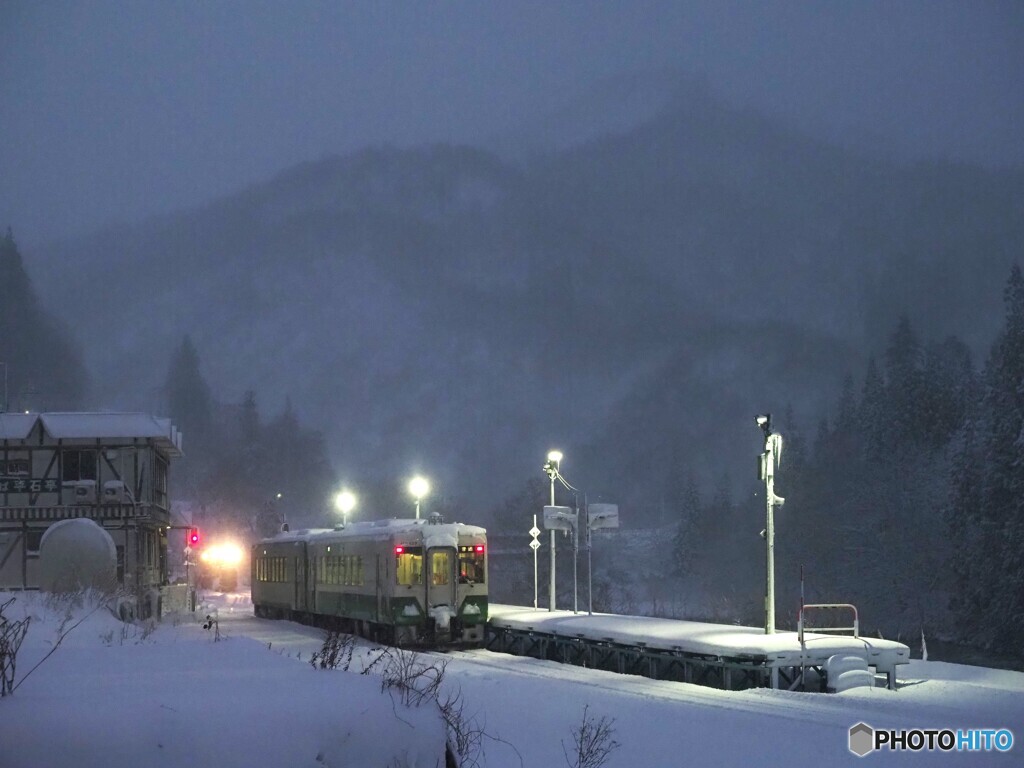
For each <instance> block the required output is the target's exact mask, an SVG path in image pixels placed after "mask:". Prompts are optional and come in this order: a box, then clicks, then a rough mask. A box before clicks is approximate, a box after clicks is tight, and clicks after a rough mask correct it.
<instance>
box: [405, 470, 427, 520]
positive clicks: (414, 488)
mask: <svg viewBox="0 0 1024 768" xmlns="http://www.w3.org/2000/svg"><path fill="white" fill-rule="evenodd" d="M409 493H411V494H412V496H413V498H414V499H416V519H417V520H419V519H420V500H421V499H422V498H423V497H424V496H426V495H427V494H428V493H430V483H428V482H427V478H425V477H421V476H420V475H416V477H414V478H413V479H412V480H410V481H409Z"/></svg>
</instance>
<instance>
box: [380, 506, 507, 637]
mask: <svg viewBox="0 0 1024 768" xmlns="http://www.w3.org/2000/svg"><path fill="white" fill-rule="evenodd" d="M405 522H407V523H410V525H407V526H404V527H398V528H396V529H395V531H394V534H393V537H392V544H393V552H394V577H393V584H392V589H393V593H392V599H391V620H392V622H393V626H394V639H395V642H396V643H398V644H400V645H418V644H426V645H448V644H456V645H460V644H466V645H479V644H481V643H482V642H483V640H484V627H485V624H486V623H487V532H486V531H485V530H484V529H483V528H479V527H477V526H473V525H465V524H463V523H437V522H431V521H427V522H425V521H422V520H419V521H405Z"/></svg>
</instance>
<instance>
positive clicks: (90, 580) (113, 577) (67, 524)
mask: <svg viewBox="0 0 1024 768" xmlns="http://www.w3.org/2000/svg"><path fill="white" fill-rule="evenodd" d="M39 576H40V578H39V585H40V587H41V588H42V589H43V590H46V591H48V592H70V591H73V590H76V589H80V588H83V587H84V588H90V587H91V588H95V589H102V590H111V589H113V588H114V587H115V586H116V585H117V547H116V546H115V545H114V540H113V538H111V536H110V534H109V533H107V532H106V531H105V530H103V528H102V527H100V526H99V525H98V524H97V523H96V522H95V521H93V520H86V519H85V518H79V519H76V520H61V521H60V522H59V523H54V524H53V525H51V526H50V527H49V528H47V529H46V532H45V533H44V534H43V538H42V541H41V542H40V544H39Z"/></svg>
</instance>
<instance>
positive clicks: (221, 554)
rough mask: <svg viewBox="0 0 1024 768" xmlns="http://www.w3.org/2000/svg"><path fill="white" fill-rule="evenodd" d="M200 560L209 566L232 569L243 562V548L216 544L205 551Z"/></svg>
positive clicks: (234, 545)
mask: <svg viewBox="0 0 1024 768" xmlns="http://www.w3.org/2000/svg"><path fill="white" fill-rule="evenodd" d="M199 559H200V560H202V561H203V562H204V563H207V564H208V565H215V566H219V567H221V568H231V567H234V566H236V565H238V564H239V563H241V562H242V548H241V547H240V546H238V545H237V544H214V545H212V546H210V547H207V548H206V549H204V550H203V552H202V554H200V555H199Z"/></svg>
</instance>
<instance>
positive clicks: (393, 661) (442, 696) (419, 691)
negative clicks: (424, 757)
mask: <svg viewBox="0 0 1024 768" xmlns="http://www.w3.org/2000/svg"><path fill="white" fill-rule="evenodd" d="M377 668H379V669H380V676H381V686H380V687H381V690H382V691H389V692H391V693H392V694H393V695H394V694H397V697H398V700H399V701H401V703H402V704H405V705H406V706H411V707H418V706H420V705H422V704H433V705H434V706H436V707H437V708H438V712H439V713H440V715H441V719H442V720H444V724H445V736H446V744H445V751H446V757H445V761H446V765H456V766H459V767H460V768H475V767H476V766H478V765H480V759H481V757H482V755H483V741H484V739H485V738H489V737H488V735H487V734H486V733H485V732H484V729H483V727H482V726H481V725H480V724H479V722H478V720H477V719H476V717H475V716H472V715H470V714H468V713H467V712H466V707H465V702H464V700H463V697H462V691H461V690H460V689H457V688H456V689H454V690H448V691H445V690H444V684H445V673H446V670H447V668H448V662H447V661H445V660H437V661H430V662H427V661H424V660H423V659H422V657H421V656H420V655H419V654H417V653H415V652H413V651H406V650H403V649H401V648H385V649H383V650H382V651H381V653H380V655H379V656H377V658H375V659H374V660H373V661H371V662H370V663H369V664H368V665H367V666H366V668H365V669H364V670H363V671H362V674H364V675H366V674H369V673H370V672H371V671H373V670H374V669H377ZM510 746H511V745H510Z"/></svg>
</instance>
